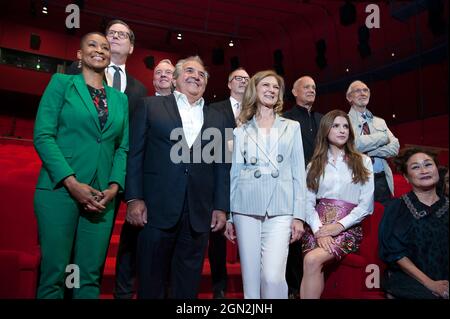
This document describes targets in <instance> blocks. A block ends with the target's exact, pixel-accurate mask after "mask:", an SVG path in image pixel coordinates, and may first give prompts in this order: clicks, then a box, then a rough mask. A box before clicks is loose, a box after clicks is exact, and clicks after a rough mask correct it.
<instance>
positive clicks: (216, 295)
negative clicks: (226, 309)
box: [213, 290, 226, 299]
mask: <svg viewBox="0 0 450 319" xmlns="http://www.w3.org/2000/svg"><path fill="white" fill-rule="evenodd" d="M213 298H214V299H226V298H225V292H224V291H223V290H219V291H215V292H214V294H213Z"/></svg>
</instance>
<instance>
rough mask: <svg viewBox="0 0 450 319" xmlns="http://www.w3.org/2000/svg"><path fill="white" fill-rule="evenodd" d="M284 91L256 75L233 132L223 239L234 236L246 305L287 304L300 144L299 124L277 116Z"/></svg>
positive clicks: (300, 206)
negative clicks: (284, 301)
mask: <svg viewBox="0 0 450 319" xmlns="http://www.w3.org/2000/svg"><path fill="white" fill-rule="evenodd" d="M283 91H284V81H283V79H282V78H281V77H280V76H278V75H277V74H276V73H275V72H274V71H270V70H269V71H261V72H258V73H256V74H255V75H254V76H253V77H252V78H251V79H250V82H249V84H248V86H247V89H246V91H245V94H244V99H243V102H242V106H243V107H242V112H241V114H240V116H239V121H240V123H241V125H240V126H239V127H238V128H236V129H235V131H234V142H233V161H232V168H231V173H230V174H231V189H230V191H231V195H230V197H231V203H230V204H231V212H232V213H231V215H230V218H229V220H228V223H227V227H226V231H225V236H226V237H227V238H228V239H229V240H231V241H232V242H234V239H235V238H236V237H235V231H236V236H237V239H238V245H239V254H240V259H241V268H242V279H243V284H244V297H245V298H246V299H260V298H264V299H269V298H270V299H274V298H275V299H283V298H286V299H287V297H288V288H287V284H286V279H285V271H286V261H287V255H288V247H289V243H290V242H293V241H295V240H298V239H300V237H301V235H302V234H303V221H304V220H305V198H306V178H305V168H304V167H305V164H304V157H303V144H302V137H301V132H300V126H299V124H298V122H296V121H291V120H288V119H285V118H282V117H280V116H279V114H280V112H281V110H282V107H283Z"/></svg>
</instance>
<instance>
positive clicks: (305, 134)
mask: <svg viewBox="0 0 450 319" xmlns="http://www.w3.org/2000/svg"><path fill="white" fill-rule="evenodd" d="M283 117H285V118H287V119H290V120H294V121H297V122H299V123H300V129H301V131H302V141H303V153H304V155H305V164H306V165H308V163H309V161H310V160H311V157H312V156H313V154H314V148H315V146H316V135H317V132H318V131H319V124H320V120H321V119H322V117H323V115H322V114H320V113H317V112H315V111H311V113H308V110H307V109H306V108H304V107H302V106H298V105H295V106H294V107H293V108H292V109H290V110H289V111H287V112H285V113H284V114H283Z"/></svg>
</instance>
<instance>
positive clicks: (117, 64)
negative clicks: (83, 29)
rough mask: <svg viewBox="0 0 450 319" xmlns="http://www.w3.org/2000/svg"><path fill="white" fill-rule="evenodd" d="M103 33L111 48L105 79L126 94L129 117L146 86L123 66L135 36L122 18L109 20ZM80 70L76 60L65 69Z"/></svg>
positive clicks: (77, 72) (75, 71)
mask: <svg viewBox="0 0 450 319" xmlns="http://www.w3.org/2000/svg"><path fill="white" fill-rule="evenodd" d="M105 35H106V39H107V40H108V42H109V45H110V50H111V63H110V64H109V66H108V67H107V68H106V70H105V80H106V82H107V84H108V86H111V87H114V88H116V89H117V90H119V91H121V92H122V93H125V94H126V95H127V97H128V107H129V115H130V119H131V117H132V113H133V110H134V106H135V105H136V104H137V102H138V101H139V99H141V98H142V97H144V96H147V88H146V87H145V86H144V85H143V84H142V83H141V82H140V81H139V80H137V79H136V78H134V77H133V76H131V75H130V74H129V73H128V72H127V70H126V68H125V65H126V62H127V59H128V56H129V55H131V54H132V53H133V50H134V41H135V36H134V33H133V30H131V28H130V27H129V26H128V24H126V23H125V22H124V21H122V20H112V21H110V22H109V23H108V25H107V26H106V30H105ZM80 72H81V69H80V68H79V63H78V61H75V62H74V63H72V65H70V66H69V68H68V69H67V71H66V73H67V74H79V73H80ZM116 72H117V74H116Z"/></svg>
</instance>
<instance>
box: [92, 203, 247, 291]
mask: <svg viewBox="0 0 450 319" xmlns="http://www.w3.org/2000/svg"><path fill="white" fill-rule="evenodd" d="M125 210H126V206H125V204H122V205H121V206H120V209H119V214H118V215H117V218H116V223H115V225H114V229H113V234H112V236H111V242H110V244H109V249H108V255H107V256H108V257H107V259H106V264H105V270H104V272H103V281H102V288H101V296H100V297H101V298H102V299H111V298H113V295H112V293H113V289H114V275H115V264H116V256H117V249H118V246H119V240H120V231H121V229H122V225H123V223H124V220H125ZM227 245H228V247H227V250H228V251H229V252H231V256H229V258H228V262H227V271H228V283H227V290H228V291H227V293H226V297H227V298H231V299H234V298H239V299H240V298H243V293H242V278H241V267H240V264H239V262H238V260H236V257H235V256H234V254H236V251H235V249H236V248H235V247H233V245H232V244H230V243H228V244H227ZM206 255H207V254H206ZM230 261H231V262H230ZM211 287H212V286H211V270H210V266H209V261H208V258H205V261H204V264H203V274H202V281H201V284H200V293H199V298H200V299H211V298H212V291H211Z"/></svg>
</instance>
